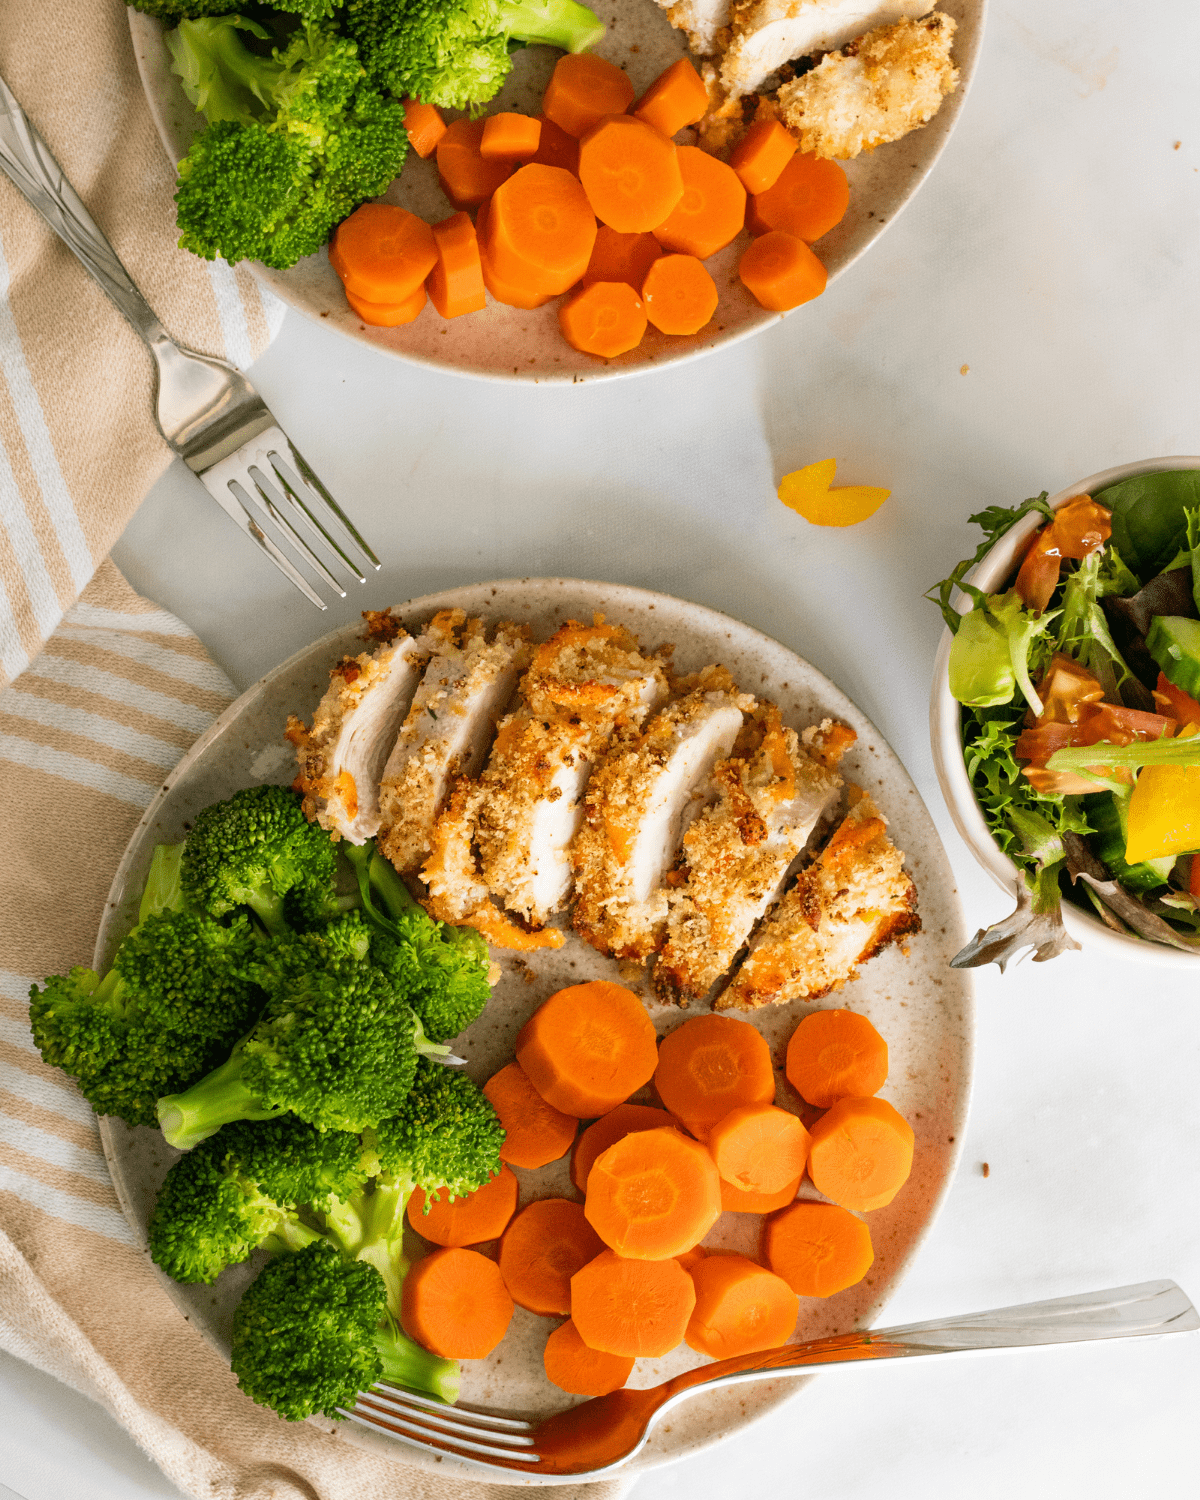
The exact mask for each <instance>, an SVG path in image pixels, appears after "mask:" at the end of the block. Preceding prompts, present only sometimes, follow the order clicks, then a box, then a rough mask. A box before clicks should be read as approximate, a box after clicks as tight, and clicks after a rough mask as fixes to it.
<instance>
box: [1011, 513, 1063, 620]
mask: <svg viewBox="0 0 1200 1500" xmlns="http://www.w3.org/2000/svg"><path fill="white" fill-rule="evenodd" d="M1050 532H1051V527H1049V526H1043V527H1042V529H1041V531H1039V532H1038V534H1037V535H1036V536H1035V537H1034V539H1033V545H1032V546H1031V547H1030V549H1029V551H1028V552H1027V553H1026V554H1025V561H1024V562H1023V563H1022V564H1021V568H1020V571H1019V572H1018V573H1017V581H1016V583H1014V584H1013V587H1014V588H1015V589H1016V591H1017V594H1018V596H1019V597H1020V600H1021V603H1022V604H1024V606H1025V608H1026V609H1036V610H1038V611H1039V613H1040V611H1042V610H1043V609H1045V608H1046V606H1047V604H1049V603H1050V600H1051V599H1052V598H1053V597H1054V590H1055V589H1056V588H1057V587H1058V570H1059V568H1060V567H1061V566H1062V560H1061V558H1060V557H1059V555H1058V554H1057V553H1056V552H1051V551H1050V547H1051V545H1052V540H1051V536H1050Z"/></svg>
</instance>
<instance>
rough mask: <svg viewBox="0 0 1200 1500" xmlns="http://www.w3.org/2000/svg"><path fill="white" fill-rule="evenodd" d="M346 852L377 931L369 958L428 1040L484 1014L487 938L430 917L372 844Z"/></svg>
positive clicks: (487, 984)
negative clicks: (388, 979) (405, 1003)
mask: <svg viewBox="0 0 1200 1500" xmlns="http://www.w3.org/2000/svg"><path fill="white" fill-rule="evenodd" d="M346 855H347V857H348V859H349V860H350V863H351V864H352V865H353V866H354V870H355V873H356V874H357V876H358V882H359V891H360V894H361V897H362V903H363V911H364V913H365V914H366V917H367V920H368V922H370V924H371V926H372V927H373V928H374V929H375V930H374V933H373V935H372V938H371V960H372V962H373V963H375V964H377V965H378V966H379V967H380V968H381V969H383V970H384V972H385V973H387V974H388V975H389V976H390V977H391V979H392V980H393V982H394V983H395V985H396V987H397V989H398V990H399V991H400V993H401V994H402V995H403V996H404V997H405V999H406V1000H407V1001H408V1003H409V1004H410V1005H411V1006H412V1008H413V1009H414V1010H415V1011H416V1013H417V1015H418V1016H420V1018H421V1024H422V1026H423V1027H424V1028H425V1035H426V1036H427V1037H429V1039H430V1040H431V1041H434V1042H444V1041H446V1040H447V1039H448V1038H450V1037H455V1036H457V1035H458V1034H459V1032H461V1031H464V1030H465V1029H466V1028H467V1027H468V1026H469V1025H470V1024H471V1022H472V1021H474V1020H475V1019H476V1018H477V1017H478V1016H479V1015H481V1014H482V1012H483V1009H484V1007H485V1006H486V1005H487V1003H488V999H489V998H490V996H491V983H490V974H491V968H492V965H491V960H490V958H489V957H488V950H487V943H486V942H484V940H483V938H482V937H481V936H480V935H479V933H478V932H476V931H475V929H474V928H473V927H450V926H448V925H447V924H446V923H444V922H437V921H435V920H434V919H433V918H432V917H431V916H430V915H429V914H428V912H426V911H424V910H423V909H422V908H421V907H420V906H418V905H417V903H416V902H415V901H414V900H413V898H412V897H411V896H410V895H409V893H408V888H407V887H406V886H405V884H404V882H403V881H402V880H401V879H400V876H399V875H398V874H397V873H396V871H395V869H394V868H393V866H392V865H391V864H390V863H389V862H388V861H387V860H386V859H384V858H383V856H382V855H380V854H377V853H376V852H375V846H374V844H373V843H371V842H369V841H368V842H367V843H365V844H362V845H359V846H357V847H356V846H354V845H348V846H347V849H346Z"/></svg>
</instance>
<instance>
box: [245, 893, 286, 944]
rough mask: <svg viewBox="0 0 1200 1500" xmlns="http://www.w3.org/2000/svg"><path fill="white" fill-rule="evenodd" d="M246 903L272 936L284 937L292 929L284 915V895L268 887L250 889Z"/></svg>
mask: <svg viewBox="0 0 1200 1500" xmlns="http://www.w3.org/2000/svg"><path fill="white" fill-rule="evenodd" d="M246 905H247V906H248V907H249V908H250V910H251V911H252V912H253V913H254V915H255V916H256V917H257V918H258V920H259V921H260V922H261V923H262V924H263V926H264V927H265V928H266V929H267V931H268V932H269V933H270V935H271V936H272V937H283V936H284V934H285V933H287V932H289V931H290V928H289V927H288V924H287V920H286V918H285V917H284V915H283V897H282V896H280V895H278V894H277V893H276V892H275V891H272V890H270V889H267V888H261V887H260V888H259V889H258V890H255V891H250V892H249V893H248V894H247V896H246Z"/></svg>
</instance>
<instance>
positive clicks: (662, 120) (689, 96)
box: [630, 57, 708, 136]
mask: <svg viewBox="0 0 1200 1500" xmlns="http://www.w3.org/2000/svg"><path fill="white" fill-rule="evenodd" d="M707 111H708V90H707V89H706V88H705V87H704V80H703V79H702V78H701V77H700V75H699V73H697V72H696V70H695V68H694V67H693V66H692V64H691V63H690V62H689V61H688V59H687V58H686V57H681V58H680V59H679V61H678V62H673V63H672V64H671V66H670V67H669V68H667V69H666V70H665V71H664V72H662V73H660V74H659V75H658V77H657V78H656V79H655V80H654V82H653V83H652V84H651V85H650V87H649V88H648V89H647V90H646V92H645V93H644V94H643V95H642V97H641V98H640V99H639V100H638V102H637V103H636V104H635V105H634V106H633V109H632V110H631V111H630V113H631V114H635V115H636V116H637V117H638V119H639V120H645V122H646V123H647V125H653V126H654V128H655V129H656V130H661V131H662V133H663V135H667V136H670V135H674V134H675V133H676V131H678V130H682V129H683V128H684V126H685V125H694V124H695V123H696V121H697V120H699V119H701V118H702V117H703V116H704V115H705V114H706V113H707Z"/></svg>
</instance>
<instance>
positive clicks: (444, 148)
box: [437, 118, 513, 208]
mask: <svg viewBox="0 0 1200 1500" xmlns="http://www.w3.org/2000/svg"><path fill="white" fill-rule="evenodd" d="M482 143H483V121H482V120H468V119H465V118H464V119H461V120H453V121H451V123H450V124H449V125H447V126H446V132H445V134H444V135H443V136H442V138H441V140H440V141H439V142H438V143H437V169H438V181H439V182H440V183H441V185H442V192H443V193H445V195H446V197H447V198H449V200H450V202H451V203H453V204H454V206H455V208H476V207H478V205H479V204H480V203H482V202H483V201H484V199H485V198H490V197H491V196H492V194H493V193H494V192H495V191H496V189H497V188H498V187H499V186H500V184H501V183H502V182H504V181H505V179H506V178H507V177H508V176H509V175H510V174H511V172H512V166H513V164H512V162H511V161H488V160H486V159H485V158H484V157H483V156H482V155H481V154H480V150H479V148H480V146H481V145H482Z"/></svg>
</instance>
